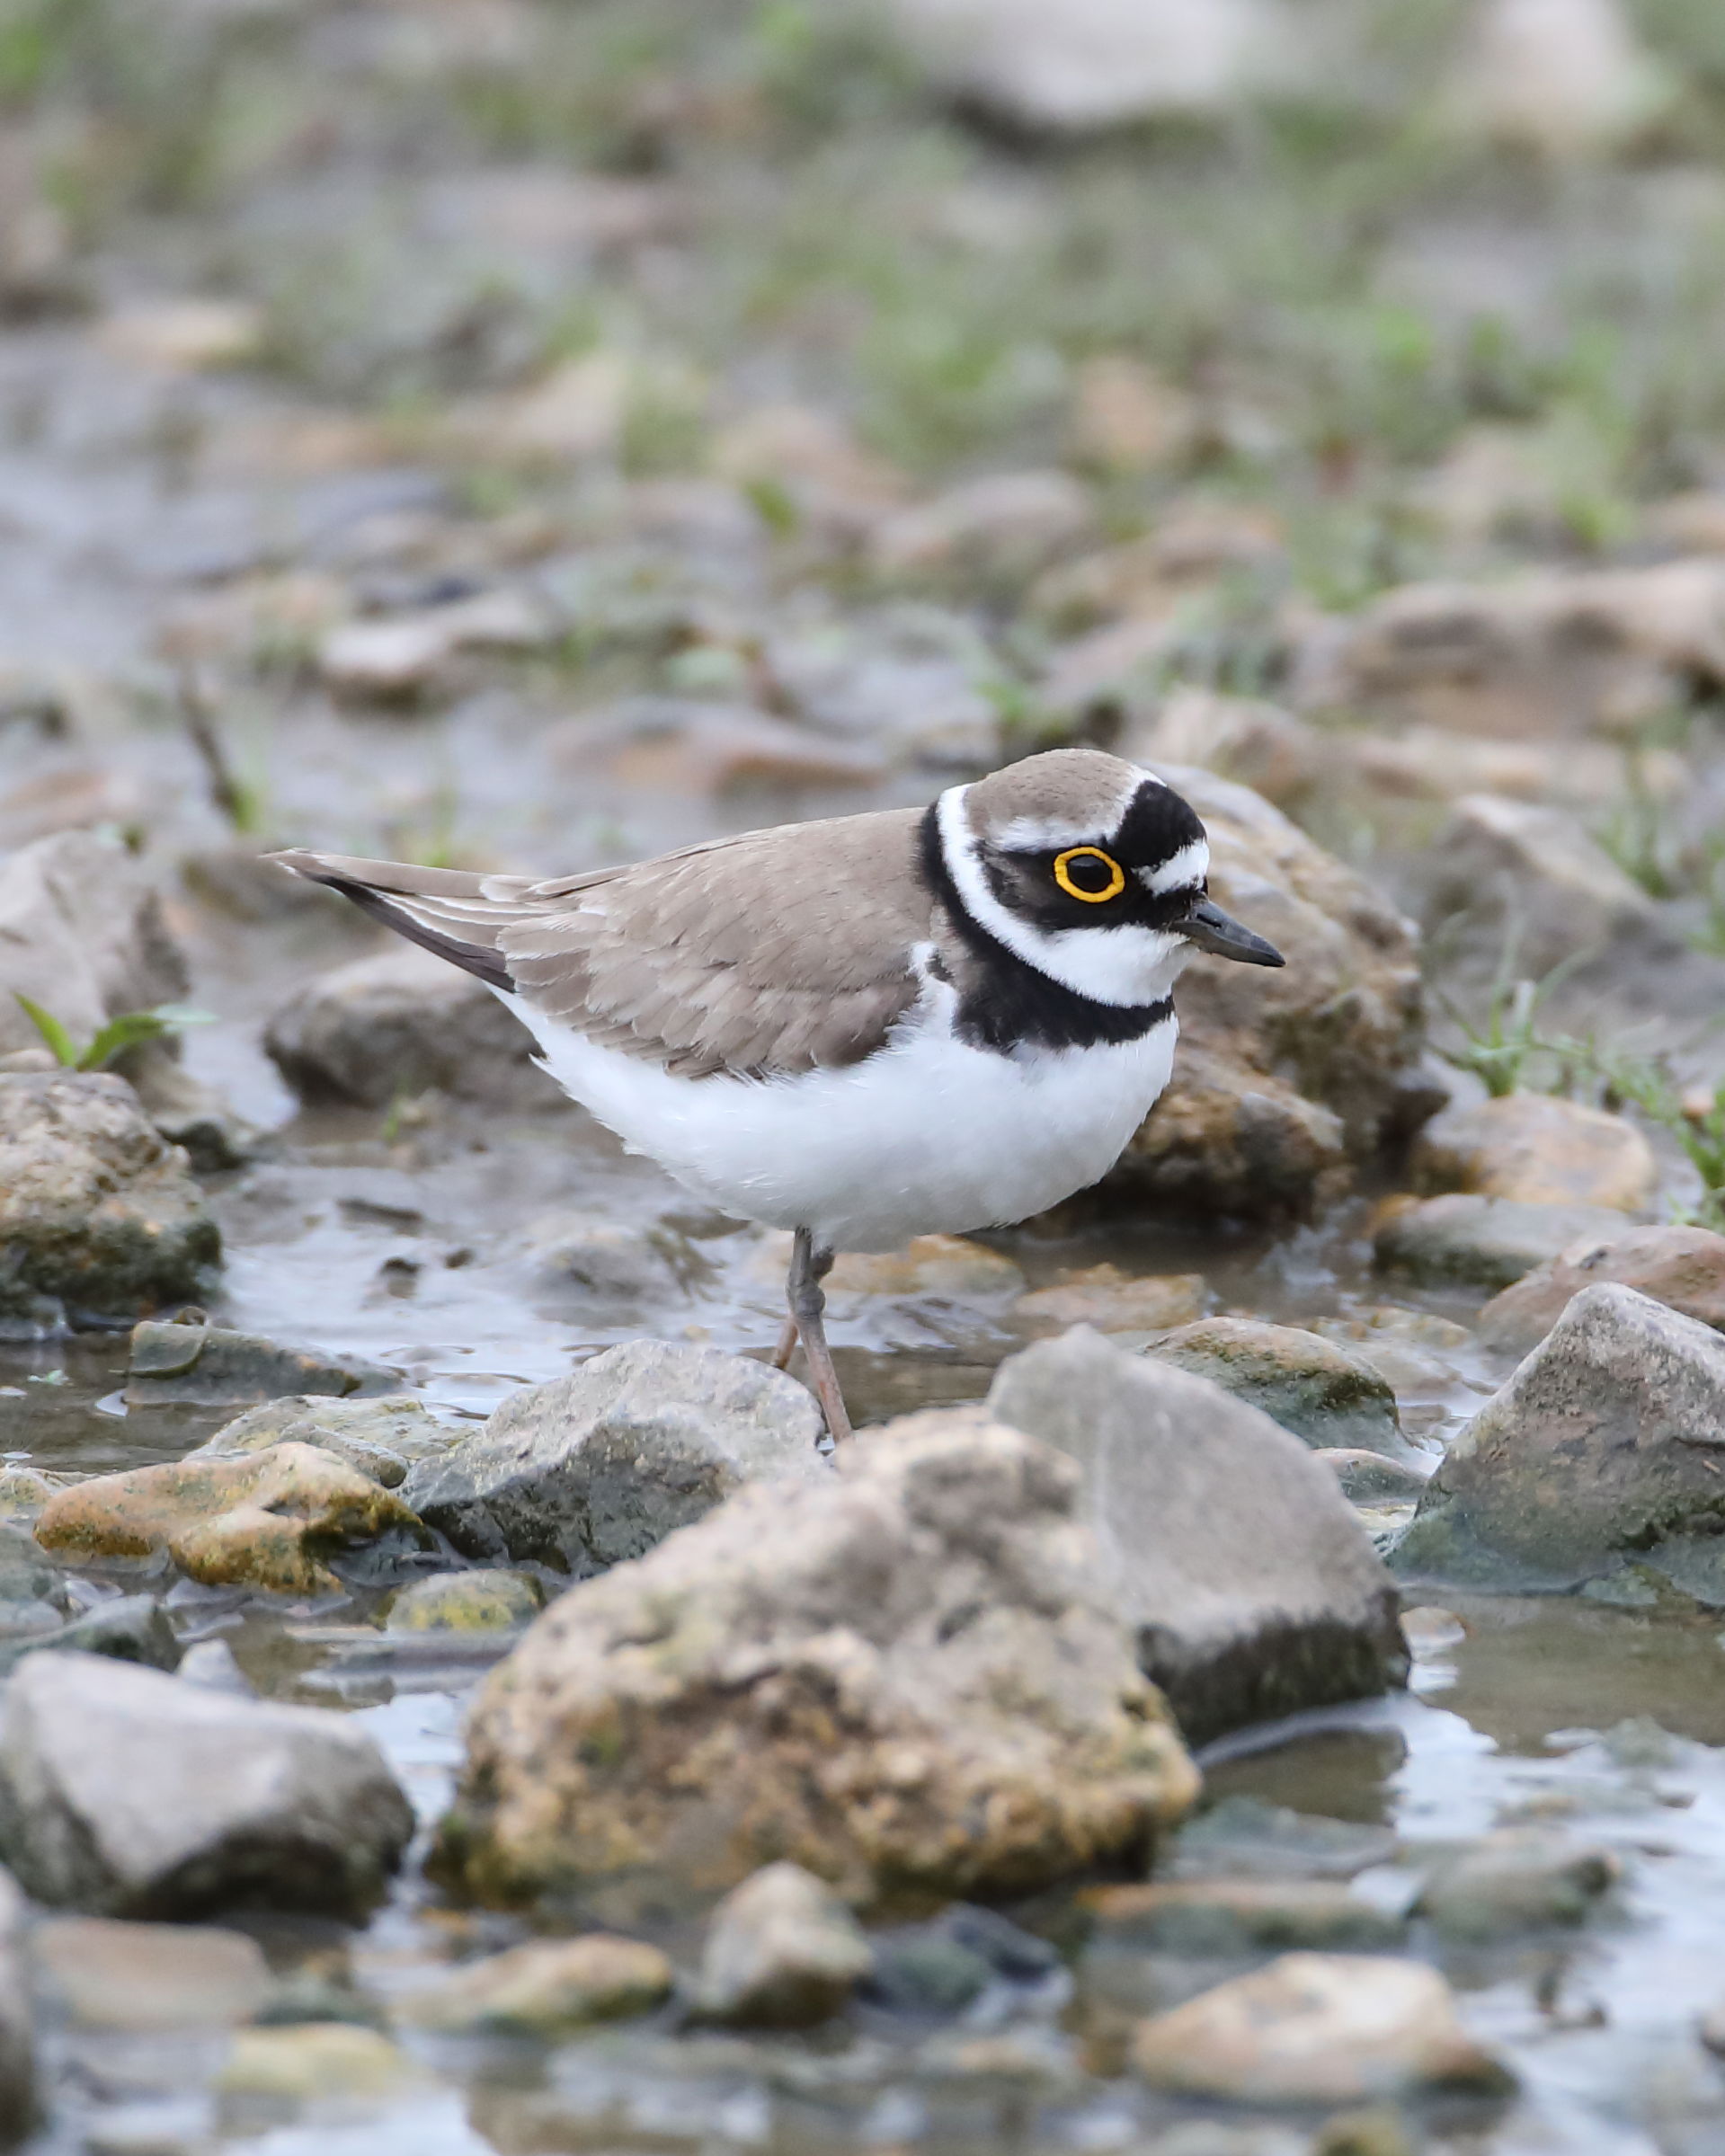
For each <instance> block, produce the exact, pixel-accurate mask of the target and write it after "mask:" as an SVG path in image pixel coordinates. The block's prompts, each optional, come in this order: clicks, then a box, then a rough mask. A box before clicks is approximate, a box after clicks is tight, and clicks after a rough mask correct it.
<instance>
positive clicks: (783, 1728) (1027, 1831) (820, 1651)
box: [437, 1410, 1198, 1903]
mask: <svg viewBox="0 0 1725 2156" xmlns="http://www.w3.org/2000/svg"><path fill="white" fill-rule="evenodd" d="M1078 1497H1079V1477H1078V1472H1077V1469H1076V1468H1074V1466H1073V1465H1072V1463H1071V1461H1069V1460H1065V1459H1064V1458H1063V1457H1062V1456H1061V1455H1060V1454H1059V1453H1058V1452H1056V1451H1054V1450H1053V1448H1051V1447H1049V1446H1046V1445H1044V1444H1041V1443H1039V1442H1037V1441H1036V1439H1034V1438H1030V1437H1027V1436H1024V1435H1023V1434H1022V1433H1019V1432H1018V1431H1015V1430H1008V1429H1004V1428H1002V1427H1000V1425H999V1424H991V1423H990V1422H988V1421H987V1420H986V1419H985V1417H983V1415H981V1414H980V1413H979V1412H977V1411H975V1410H968V1411H965V1410H959V1411H953V1412H949V1413H938V1412H937V1413H929V1414H924V1415H912V1416H910V1417H907V1418H906V1419H905V1420H904V1421H903V1422H900V1423H897V1424H888V1425H886V1426H885V1428H884V1429H880V1430H876V1431H873V1432H871V1433H870V1434H869V1437H868V1440H867V1443H866V1444H859V1445H856V1446H852V1447H849V1448H848V1449H847V1451H845V1453H844V1454H843V1455H841V1457H840V1460H839V1462H838V1469H837V1472H836V1473H833V1474H829V1475H823V1476H822V1477H820V1478H819V1479H817V1480H814V1481H779V1482H771V1483H759V1484H755V1485H752V1486H750V1487H748V1488H746V1489H744V1490H742V1491H740V1492H739V1493H738V1494H737V1495H734V1496H733V1497H731V1498H729V1499H728V1500H727V1501H726V1502H725V1504H722V1505H721V1506H719V1507H718V1509H717V1510H716V1511H715V1512H712V1513H708V1514H707V1517H706V1518H705V1519H702V1520H698V1521H696V1522H694V1523H693V1524H692V1525H690V1526H688V1527H685V1528H683V1529H682V1530H680V1532H679V1533H677V1534H675V1535H672V1536H671V1537H669V1538H668V1539H666V1540H665V1541H663V1542H662V1543H660V1544H659V1545H658V1547H657V1548H654V1549H653V1550H651V1551H649V1552H648V1554H647V1555H646V1556H645V1557H641V1558H639V1559H637V1560H636V1561H635V1562H633V1563H629V1564H624V1565H618V1566H616V1567H615V1568H614V1569H613V1570H612V1571H610V1572H609V1573H608V1574H606V1575H604V1576H603V1577H601V1578H599V1579H593V1580H588V1581H585V1582H582V1584H579V1585H577V1586H574V1587H573V1588H571V1589H570V1590H569V1592H568V1593H566V1594H565V1595H564V1596H563V1597H562V1598H561V1599H560V1600H559V1601H557V1602H556V1603H555V1604H554V1605H553V1606H552V1607H551V1609H549V1610H547V1612H546V1614H545V1615H544V1617H542V1618H541V1619H539V1621H538V1623H537V1624H536V1625H535V1626H534V1627H533V1628H532V1629H531V1630H530V1631H529V1633H528V1635H527V1637H526V1638H525V1639H524V1640H523V1641H522V1642H521V1644H520V1646H518V1647H516V1648H515V1650H514V1652H513V1653H512V1654H511V1655H510V1657H509V1659H508V1660H507V1661H506V1662H504V1663H503V1664H502V1665H501V1666H500V1667H499V1668H498V1669H497V1670H495V1671H493V1673H492V1675H491V1677H490V1678H489V1679H488V1680H487V1681H486V1683H485V1687H484V1689H483V1690H482V1691H481V1693H480V1695H479V1699H478V1701H477V1704H476V1708H475V1709H474V1711H473V1715H472V1717H471V1720H470V1722H469V1726H468V1738H467V1765H466V1770H465V1772H464V1774H463V1776H462V1779H461V1782H460V1785H459V1788H458V1797H457V1801H456V1805H455V1808H454V1809H453V1811H452V1812H451V1813H450V1814H449V1817H448V1818H446V1820H445V1821H444V1823H443V1828H442V1833H441V1841H440V1849H439V1851H438V1855H437V1869H438V1871H439V1873H440V1877H443V1878H444V1879H445V1880H447V1881H448V1882H449V1883H450V1884H451V1885H457V1886H458V1887H460V1888H461V1889H462V1890H464V1891H465V1892H467V1893H468V1894H473V1895H476V1896H477V1897H478V1898H481V1899H483V1900H487V1901H500V1902H525V1901H529V1900H531V1899H533V1898H534V1897H535V1896H541V1895H546V1894H557V1893H570V1892H575V1893H579V1892H581V1891H583V1890H590V1889H591V1888H593V1887H594V1886H596V1885H599V1884H600V1883H604V1882H609V1884H610V1885H611V1886H613V1887H614V1888H617V1889H618V1890H619V1891H622V1892H625V1893H627V1892H628V1891H632V1890H634V1889H636V1888H639V1889H640V1890H641V1891H643V1892H644V1893H651V1894H654V1895H660V1894H663V1893H664V1892H666V1891H667V1890H668V1889H669V1888H680V1889H681V1890H684V1891H689V1892H697V1893H698V1892H712V1891H713V1890H715V1889H722V1888H729V1887H731V1886H734V1885H737V1884H738V1883H739V1882H740V1881H741V1880H742V1879H743V1878H746V1877H748V1876H749V1874H750V1873H751V1872H753V1871H755V1870H756V1869H758V1868H759V1867H760V1866H761V1865H762V1864H764V1863H769V1862H771V1861H773V1860H775V1859H788V1860H791V1861H794V1862H796V1863H798V1864H800V1865H802V1866H803V1867H804V1868H805V1869H806V1870H809V1871H811V1872H813V1873H814V1874H815V1875H816V1877H821V1878H824V1879H827V1880H829V1881H831V1883H832V1884H833V1885H835V1886H837V1888H838V1889H839V1891H840V1893H841V1894H843V1895H844V1896H845V1897H846V1898H847V1899H848V1900H849V1901H852V1902H853V1903H879V1902H886V1901H890V1900H892V1899H893V1898H894V1897H895V1896H898V1895H902V1894H938V1895H943V1896H951V1895H964V1894H1003V1893H1013V1892H1027V1891H1030V1890H1032V1889H1034V1888H1036V1887H1037V1886H1041V1885H1046V1884H1049V1883H1051V1882H1053V1881H1054V1880H1057V1879H1060V1878H1062V1877H1068V1876H1070V1875H1071V1874H1072V1873H1074V1872H1078V1871H1080V1870H1082V1869H1084V1868H1087V1867H1089V1866H1091V1865H1094V1864H1098V1863H1105V1862H1109V1861H1130V1862H1142V1861H1143V1858H1144V1856H1145V1855H1146V1853H1147V1852H1148V1850H1149V1849H1150V1848H1151V1845H1152V1843H1153V1841H1154V1840H1155V1837H1156V1835H1157V1834H1158V1833H1159V1832H1160V1830H1161V1829H1162V1828H1163V1827H1165V1826H1166V1825H1168V1824H1169V1823H1171V1822H1172V1821H1174V1820H1175V1819H1177V1818H1178V1817H1179V1815H1180V1814H1182V1813H1183V1812H1184V1811H1185V1810H1186V1808H1187V1806H1188V1805H1189V1804H1190V1803H1191V1801H1192V1799H1193V1797H1195V1796H1196V1791H1197V1786H1198V1785H1197V1775H1196V1770H1195V1769H1194V1768H1193V1766H1192V1764H1191V1761H1189V1760H1188V1759H1187V1755H1186V1752H1185V1751H1184V1749H1183V1747H1182V1745H1181V1743H1180V1741H1179V1738H1178V1735H1177V1734H1176V1732H1175V1730H1174V1728H1173V1726H1172V1723H1171V1721H1170V1719H1169V1716H1168V1712H1167V1709H1166V1708H1165V1706H1164V1704H1163V1701H1162V1699H1161V1697H1160V1693H1158V1692H1157V1691H1156V1690H1155V1688H1154V1687H1153V1686H1151V1684H1150V1683H1148V1682H1147V1681H1145V1680H1144V1678H1143V1677H1142V1676H1141V1675H1140V1673H1139V1672H1138V1670H1137V1667H1136V1665H1135V1663H1134V1655H1133V1647H1132V1641H1131V1637H1130V1635H1129V1633H1128V1631H1127V1629H1126V1628H1125V1625H1124V1624H1123V1623H1122V1622H1121V1620H1120V1619H1119V1618H1118V1617H1117V1616H1116V1615H1115V1613H1114V1611H1113V1610H1112V1609H1111V1608H1110V1607H1109V1605H1108V1603H1107V1601H1106V1599H1105V1598H1104V1597H1103V1595H1102V1594H1101V1593H1099V1591H1098V1584H1097V1575H1098V1562H1097V1552H1096V1549H1095V1546H1094V1544H1093V1542H1092V1539H1091V1538H1090V1535H1089V1532H1088V1530H1086V1529H1085V1528H1083V1527H1082V1526H1081V1525H1080V1522H1079V1520H1078V1519H1077V1517H1076V1507H1077V1504H1078Z"/></svg>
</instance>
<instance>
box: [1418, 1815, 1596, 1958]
mask: <svg viewBox="0 0 1725 2156" xmlns="http://www.w3.org/2000/svg"><path fill="white" fill-rule="evenodd" d="M1621 1871H1622V1867H1621V1865H1620V1864H1619V1863H1618V1860H1617V1859H1616V1858H1615V1857H1614V1855H1613V1854H1612V1852H1611V1851H1610V1850H1606V1849H1596V1848H1590V1847H1588V1846H1587V1845H1586V1844H1584V1843H1578V1842H1576V1841H1571V1840H1569V1838H1567V1837H1565V1836H1561V1835H1556V1834H1550V1833H1541V1832H1536V1831H1525V1830H1524V1831H1516V1830H1511V1831H1509V1832H1504V1833H1498V1834H1488V1835H1487V1836H1486V1838H1485V1839H1484V1841H1480V1842H1476V1843H1475V1845H1474V1846H1473V1847H1472V1849H1470V1850H1463V1851H1461V1852H1460V1853H1459V1854H1458V1855H1455V1856H1453V1857H1450V1858H1447V1859H1444V1860H1443V1861H1442V1862H1440V1863H1439V1864H1438V1865H1437V1866H1436V1868H1435V1869H1434V1870H1433V1871H1432V1873H1431V1874H1430V1876H1429V1877H1427V1881H1426V1884H1425V1885H1424V1887H1423V1888H1422V1889H1421V1891H1420V1895H1419V1900H1418V1903H1417V1904H1416V1906H1417V1909H1418V1913H1419V1914H1420V1915H1421V1916H1424V1917H1427V1918H1429V1919H1430V1921H1431V1922H1432V1923H1433V1924H1434V1925H1435V1926H1436V1929H1437V1930H1439V1931H1440V1932H1442V1933H1443V1934H1444V1936H1445V1938H1447V1939H1502V1938H1506V1937H1509V1936H1512V1935H1515V1936H1518V1935H1520V1934H1521V1933H1523V1932H1526V1931H1531V1930H1542V1929H1543V1928H1545V1927H1547V1926H1550V1925H1553V1924H1561V1925H1574V1924H1579V1923H1583V1922H1585V1921H1586V1920H1587V1917H1588V1915H1589V1914H1590V1913H1591V1912H1592V1911H1593V1910H1594V1908H1595V1907H1596V1904H1597V1903H1598V1902H1599V1900H1600V1898H1601V1896H1602V1895H1604V1894H1605V1893H1606V1892H1607V1891H1608V1890H1609V1889H1610V1888H1611V1887H1612V1886H1614V1885H1615V1884H1616V1882H1617V1879H1618V1877H1619V1876H1620V1874H1621Z"/></svg>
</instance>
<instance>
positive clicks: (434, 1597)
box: [385, 1571, 545, 1632]
mask: <svg viewBox="0 0 1725 2156" xmlns="http://www.w3.org/2000/svg"><path fill="white" fill-rule="evenodd" d="M544 1607H545V1590H544V1589H543V1588H542V1587H541V1586H540V1584H539V1583H538V1580H536V1579H535V1578H534V1577H533V1575H531V1574H530V1573H526V1572H477V1571H476V1572H441V1573H439V1574H438V1575H437V1576H436V1577H435V1578H433V1579H429V1580H414V1581H413V1583H412V1584H411V1585H409V1586H406V1587H404V1588H402V1589H401V1591H400V1592H399V1593H397V1594H396V1597H395V1599H394V1600H393V1601H391V1603H390V1605H389V1615H388V1617H387V1619H385V1625H386V1628H387V1630H389V1631H391V1632H512V1631H517V1630H519V1629H520V1627H521V1626H522V1625H529V1624H531V1623H532V1621H533V1619H535V1618H536V1617H537V1616H538V1613H539V1611H540V1610H542V1609H543V1608H544Z"/></svg>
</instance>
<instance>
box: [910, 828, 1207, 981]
mask: <svg viewBox="0 0 1725 2156" xmlns="http://www.w3.org/2000/svg"><path fill="white" fill-rule="evenodd" d="M969 791H970V788H969V787H968V786H949V787H948V788H947V791H946V792H945V793H944V794H942V795H941V796H940V799H939V801H938V803H936V807H935V827H936V829H937V830H938V833H939V836H940V852H941V856H942V858H943V859H944V860H945V862H946V865H947V874H948V875H949V876H950V877H951V878H952V881H953V887H954V889H955V890H956V892H957V893H958V897H959V901H960V902H961V903H962V905H963V906H964V909H965V912H966V913H968V914H969V915H970V917H971V918H972V919H973V920H974V922H975V923H976V925H977V926H978V927H980V928H983V929H986V930H987V932H988V934H989V935H991V936H992V937H993V938H994V940H995V942H996V943H999V944H1004V945H1006V947H1007V949H1008V950H1009V951H1010V952H1011V953H1012V954H1013V955H1014V956H1015V957H1018V958H1021V959H1023V961H1024V962H1025V963H1026V964H1027V965H1029V966H1035V968H1036V971H1037V972H1039V973H1044V974H1046V975H1047V977H1048V979H1049V980H1057V981H1059V982H1060V984H1061V986H1062V987H1063V988H1068V989H1072V990H1073V991H1074V992H1075V993H1076V994H1078V995H1080V996H1088V997H1089V999H1090V1000H1091V1001H1092V1002H1093V1003H1107V1004H1111V1005H1114V1006H1115V1007H1118V1008H1121V1009H1129V1008H1131V1007H1134V1006H1135V1005H1140V1004H1145V1003H1159V1002H1160V1000H1161V998H1163V997H1164V996H1166V995H1168V994H1169V991H1170V990H1171V989H1172V988H1173V986H1174V983H1175V981H1176V980H1178V978H1179V976H1180V972H1181V970H1182V968H1183V967H1184V966H1185V964H1186V962H1187V959H1188V958H1189V957H1190V956H1191V955H1192V946H1191V945H1190V944H1188V943H1187V940H1186V938H1185V937H1184V936H1176V935H1173V934H1172V933H1170V932H1169V930H1167V929H1164V928H1147V927H1144V926H1143V923H1142V922H1138V921H1127V922H1123V923H1121V924H1120V925H1119V926H1118V927H1104V926H1103V925H1102V924H1101V923H1100V922H1098V924H1097V926H1096V927H1094V928H1090V927H1084V928H1054V929H1046V928H1036V927H1032V926H1031V925H1030V923H1029V922H1028V921H1023V920H1020V919H1019V918H1018V915H1017V914H1015V913H1012V912H1009V910H1008V909H1007V908H1006V907H1004V906H1002V905H1001V903H1000V901H999V900H998V899H997V898H996V897H995V895H994V893H993V892H991V890H990V889H989V884H988V876H987V873H986V872H985V870H984V869H983V862H982V843H981V841H980V840H979V839H978V838H976V836H975V834H974V832H973V831H972V830H971V828H970V819H969V817H968V816H967V815H966V814H965V795H966V794H968V793H969ZM1170 865H1171V864H1170Z"/></svg>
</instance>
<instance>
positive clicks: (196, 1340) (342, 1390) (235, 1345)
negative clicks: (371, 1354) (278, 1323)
mask: <svg viewBox="0 0 1725 2156" xmlns="http://www.w3.org/2000/svg"><path fill="white" fill-rule="evenodd" d="M400 1385H401V1374H400V1372H399V1371H393V1370H386V1369H384V1368H383V1367H382V1366H381V1365H380V1364H378V1363H376V1362H361V1361H360V1358H359V1357H358V1356H357V1355H340V1356H338V1355H326V1354H325V1353H323V1351H322V1350H321V1349H319V1348H298V1347H289V1346H286V1345H284V1344H282V1343H281V1342H280V1341H277V1340H265V1339H263V1338H262V1337H261V1336H260V1335H258V1334H255V1333H235V1332H228V1331H227V1330H226V1329H224V1328H223V1327H222V1326H214V1325H207V1324H194V1323H188V1322H186V1321H185V1320H183V1319H182V1320H178V1321H176V1322H174V1323H173V1324H168V1325H159V1324H150V1323H146V1324H143V1325H138V1326H133V1327H132V1338H131V1353H130V1355H129V1359H128V1362H127V1367H126V1402H127V1405H128V1406H131V1407H148V1406H153V1405H155V1404H156V1403H158V1402H167V1401H173V1402H177V1403H178V1404H179V1405H181V1406H192V1407H237V1406H244V1405H245V1404H246V1403H247V1402H250V1401H257V1402H260V1403H262V1402H263V1401H266V1400H267V1401H270V1402H272V1403H273V1402H276V1401H279V1400H280V1399H281V1397H282V1396H283V1395H284V1394H294V1395H297V1396H299V1397H304V1396H306V1395H307V1394H313V1395H316V1394H326V1395H329V1396H330V1397H334V1398H338V1399H340V1398H343V1397H346V1396H347V1395H349V1394H351V1393H369V1394H370V1395H372V1396H373V1397H375V1396H376V1395H378V1393H390V1392H395V1391H396V1390H398V1389H399V1387H400Z"/></svg>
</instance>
